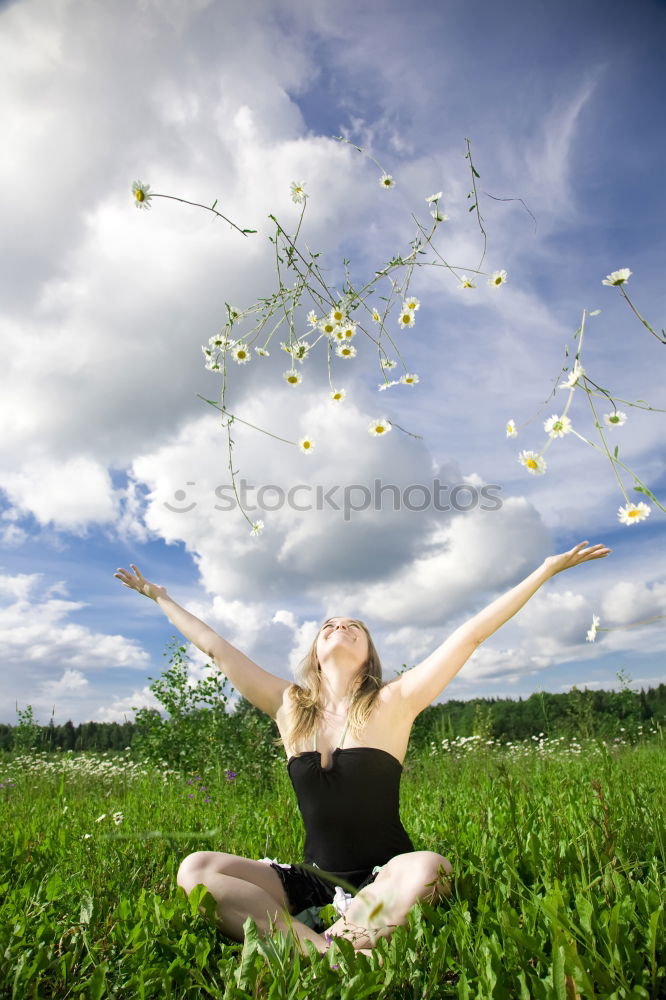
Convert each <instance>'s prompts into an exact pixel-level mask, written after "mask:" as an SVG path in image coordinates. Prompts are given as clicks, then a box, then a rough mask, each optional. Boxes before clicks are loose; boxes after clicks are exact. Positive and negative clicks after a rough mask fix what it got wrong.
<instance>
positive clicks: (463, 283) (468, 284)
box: [458, 274, 476, 288]
mask: <svg viewBox="0 0 666 1000" xmlns="http://www.w3.org/2000/svg"><path fill="white" fill-rule="evenodd" d="M458 288H476V285H475V284H474V282H473V281H471V280H470V279H469V278H468V277H467V275H466V274H463V276H462V278H461V279H460V284H459V285H458Z"/></svg>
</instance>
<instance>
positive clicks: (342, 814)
mask: <svg viewBox="0 0 666 1000" xmlns="http://www.w3.org/2000/svg"><path fill="white" fill-rule="evenodd" d="M287 767H288V771H289V777H290V778H291V783H292V785H293V786H294V791H295V792H296V798H297V800H298V806H299V809H300V811H301V816H302V817H303V824H304V826H305V852H304V853H305V858H304V860H305V861H306V862H308V863H309V864H312V863H314V864H316V865H317V866H318V867H319V868H322V869H324V870H326V871H329V872H333V873H335V874H337V875H341V876H342V877H343V878H344V877H345V876H347V881H350V882H352V883H354V882H355V879H354V877H349V876H354V875H356V874H359V873H361V872H365V873H367V872H369V871H371V870H372V869H373V867H374V866H375V865H383V864H385V863H386V862H387V861H390V859H391V858H393V857H395V855H396V854H405V853H407V852H409V851H413V850H414V846H413V844H412V842H411V840H410V839H409V836H408V834H407V831H406V830H405V828H404V827H403V825H402V823H401V821H400V778H401V777H402V764H401V763H400V761H399V760H398V759H397V758H396V757H394V756H393V754H390V753H388V752H387V751H386V750H379V749H378V748H376V747H347V748H345V749H341V748H339V747H338V748H337V749H336V750H334V751H333V753H332V755H331V763H330V766H329V767H328V768H323V767H322V766H321V755H320V753H319V751H318V750H306V751H305V752H304V753H301V754H299V755H298V756H297V757H291V758H290V760H289V763H288V765H287Z"/></svg>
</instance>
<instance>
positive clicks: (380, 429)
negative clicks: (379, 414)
mask: <svg viewBox="0 0 666 1000" xmlns="http://www.w3.org/2000/svg"><path fill="white" fill-rule="evenodd" d="M390 430H391V424H390V423H389V422H388V420H383V419H382V420H373V421H372V423H371V424H370V426H369V427H368V433H370V434H372V435H373V437H381V436H382V434H388V432H389V431H390Z"/></svg>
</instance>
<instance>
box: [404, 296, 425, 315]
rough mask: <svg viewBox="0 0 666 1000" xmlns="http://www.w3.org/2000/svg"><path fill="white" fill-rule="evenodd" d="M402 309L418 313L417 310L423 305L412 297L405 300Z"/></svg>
mask: <svg viewBox="0 0 666 1000" xmlns="http://www.w3.org/2000/svg"><path fill="white" fill-rule="evenodd" d="M402 308H403V309H409V311H410V312H416V310H417V309H420V308H421V303H420V302H419V300H418V299H415V298H414V296H413V295H412V296H411V297H410V298H408V299H405V301H404V302H403V303H402Z"/></svg>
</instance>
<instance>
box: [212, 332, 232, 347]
mask: <svg viewBox="0 0 666 1000" xmlns="http://www.w3.org/2000/svg"><path fill="white" fill-rule="evenodd" d="M208 346H209V347H214V348H216V350H218V351H222V350H224V348H225V347H228V346H229V340H228V338H227V337H225V336H224V334H222V333H215V334H213V336H212V337H211V338H210V340H209V341H208Z"/></svg>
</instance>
